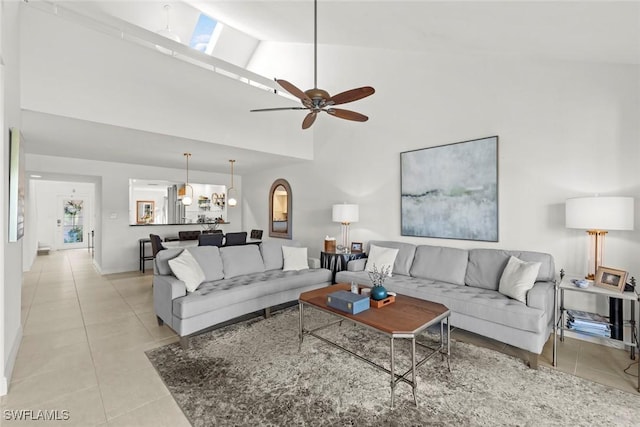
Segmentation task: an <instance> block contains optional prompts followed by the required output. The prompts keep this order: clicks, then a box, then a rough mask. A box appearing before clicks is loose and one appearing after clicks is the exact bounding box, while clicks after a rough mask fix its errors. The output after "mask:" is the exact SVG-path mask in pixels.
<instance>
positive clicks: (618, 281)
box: [593, 266, 629, 292]
mask: <svg viewBox="0 0 640 427" xmlns="http://www.w3.org/2000/svg"><path fill="white" fill-rule="evenodd" d="M628 274H629V273H628V272H627V271H624V270H618V269H615V268H609V267H602V266H600V267H598V271H597V272H596V277H595V280H594V281H593V284H594V286H597V287H599V288H604V289H608V290H610V291H618V292H623V291H624V285H625V284H626V283H627V276H628Z"/></svg>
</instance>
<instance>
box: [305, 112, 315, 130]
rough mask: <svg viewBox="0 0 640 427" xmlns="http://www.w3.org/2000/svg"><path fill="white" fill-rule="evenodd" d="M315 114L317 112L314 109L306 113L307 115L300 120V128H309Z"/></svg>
mask: <svg viewBox="0 0 640 427" xmlns="http://www.w3.org/2000/svg"><path fill="white" fill-rule="evenodd" d="M317 115H318V113H316V112H315V111H312V112H310V113H309V114H307V116H306V117H305V118H304V120H303V121H302V129H309V128H310V127H311V125H312V124H313V122H315V121H316V116H317Z"/></svg>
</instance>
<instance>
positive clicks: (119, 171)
mask: <svg viewBox="0 0 640 427" xmlns="http://www.w3.org/2000/svg"><path fill="white" fill-rule="evenodd" d="M27 170H29V171H31V172H38V173H39V174H41V175H43V176H44V177H45V178H46V176H47V173H54V174H69V173H70V171H73V172H74V173H75V174H78V175H86V176H94V177H96V178H97V179H98V180H99V182H100V184H99V185H97V186H96V203H95V206H96V214H95V215H96V224H95V229H96V237H95V246H96V249H95V258H94V263H95V264H96V266H97V268H98V269H99V270H100V271H101V272H102V273H103V274H110V273H118V272H123V271H136V270H138V265H139V264H138V262H139V256H138V239H141V238H148V237H149V234H150V233H153V234H159V235H160V236H163V237H164V236H177V234H178V231H179V230H192V229H193V230H198V229H199V230H201V229H202V227H201V226H200V225H197V224H191V225H152V226H130V225H129V179H130V178H138V179H159V180H168V181H180V180H182V179H184V170H183V169H167V168H159V167H151V166H139V165H128V164H116V163H109V162H100V161H91V160H81V159H70V158H64V157H52V156H43V155H36V154H28V155H27ZM189 178H190V180H191V179H193V181H194V182H210V183H228V182H230V180H231V177H230V175H228V174H219V173H209V172H202V171H191V170H190V171H189ZM234 183H235V187H236V189H237V190H238V198H239V206H242V198H243V191H242V177H241V176H235V177H234ZM241 209H242V208H241V207H240V208H233V209H232V208H229V209H228V212H227V215H228V221H229V222H230V224H227V225H223V226H221V228H222V229H223V230H225V232H226V231H240V230H244V227H243V222H242V214H241Z"/></svg>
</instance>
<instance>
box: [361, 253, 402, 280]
mask: <svg viewBox="0 0 640 427" xmlns="http://www.w3.org/2000/svg"><path fill="white" fill-rule="evenodd" d="M396 256H398V249H394V248H383V247H382V246H376V245H370V247H369V254H368V257H367V265H366V268H365V269H366V271H373V266H375V267H376V270H378V271H380V270H382V269H383V268H387V267H389V268H390V269H389V277H391V270H393V263H394V262H395V261H396Z"/></svg>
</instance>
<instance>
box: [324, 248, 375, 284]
mask: <svg viewBox="0 0 640 427" xmlns="http://www.w3.org/2000/svg"><path fill="white" fill-rule="evenodd" d="M366 257H367V255H366V254H365V253H362V252H359V253H348V254H347V253H342V252H324V251H322V252H320V267H322V268H328V269H329V270H331V282H332V283H336V273H337V272H338V271H342V270H346V269H347V263H348V262H349V261H351V260H354V259H360V258H366Z"/></svg>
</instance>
